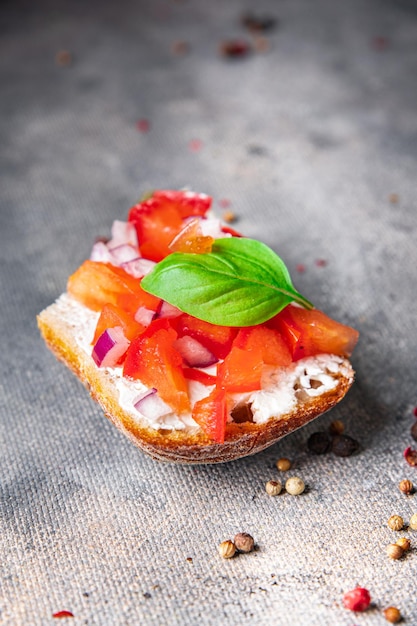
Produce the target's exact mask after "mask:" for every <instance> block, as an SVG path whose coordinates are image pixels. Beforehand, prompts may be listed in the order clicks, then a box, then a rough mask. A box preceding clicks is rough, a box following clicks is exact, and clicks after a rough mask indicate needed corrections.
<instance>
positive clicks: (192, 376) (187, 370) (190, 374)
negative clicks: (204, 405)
mask: <svg viewBox="0 0 417 626" xmlns="http://www.w3.org/2000/svg"><path fill="white" fill-rule="evenodd" d="M183 373H184V376H185V378H186V379H187V380H196V381H197V382H199V383H202V384H203V385H207V386H210V385H215V384H216V381H217V378H216V376H212V375H211V374H207V372H203V371H202V370H199V369H197V368H195V367H184V369H183Z"/></svg>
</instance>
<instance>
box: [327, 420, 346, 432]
mask: <svg viewBox="0 0 417 626" xmlns="http://www.w3.org/2000/svg"><path fill="white" fill-rule="evenodd" d="M329 432H330V434H331V435H341V434H342V433H344V432H345V425H344V423H343V422H342V421H341V420H333V422H332V423H331V424H330V426H329Z"/></svg>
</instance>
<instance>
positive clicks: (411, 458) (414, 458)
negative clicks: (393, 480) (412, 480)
mask: <svg viewBox="0 0 417 626" xmlns="http://www.w3.org/2000/svg"><path fill="white" fill-rule="evenodd" d="M404 458H405V460H406V461H407V463H408V465H411V467H417V450H414V449H413V448H412V447H411V446H408V448H406V449H405V450H404Z"/></svg>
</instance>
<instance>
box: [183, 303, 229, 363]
mask: <svg viewBox="0 0 417 626" xmlns="http://www.w3.org/2000/svg"><path fill="white" fill-rule="evenodd" d="M173 324H175V328H176V330H177V332H178V336H179V337H183V336H184V335H190V337H193V338H194V339H197V340H198V341H199V342H200V343H201V344H202V345H203V346H205V347H206V348H207V349H208V350H210V352H211V353H212V354H214V356H215V357H217V358H218V359H224V357H225V356H226V355H227V354H228V352H229V351H230V348H231V347H232V343H233V339H234V338H235V336H236V334H237V328H232V327H231V326H218V325H217V324H210V322H204V321H203V320H199V319H197V318H196V317H193V316H192V315H188V314H187V313H184V314H183V315H180V316H179V317H177V318H176V319H175V320H174V321H173Z"/></svg>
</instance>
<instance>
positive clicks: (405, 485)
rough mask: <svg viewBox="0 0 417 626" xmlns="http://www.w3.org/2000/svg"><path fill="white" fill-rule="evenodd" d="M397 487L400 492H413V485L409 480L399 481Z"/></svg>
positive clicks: (408, 493) (407, 493)
mask: <svg viewBox="0 0 417 626" xmlns="http://www.w3.org/2000/svg"><path fill="white" fill-rule="evenodd" d="M398 489H399V490H400V491H401V493H405V494H406V495H407V496H408V495H410V493H413V490H414V485H413V483H412V482H411V480H407V479H404V480H402V481H401V482H400V483H399V485H398Z"/></svg>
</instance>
